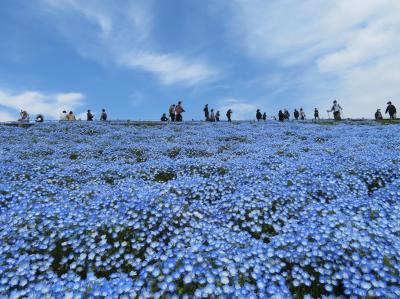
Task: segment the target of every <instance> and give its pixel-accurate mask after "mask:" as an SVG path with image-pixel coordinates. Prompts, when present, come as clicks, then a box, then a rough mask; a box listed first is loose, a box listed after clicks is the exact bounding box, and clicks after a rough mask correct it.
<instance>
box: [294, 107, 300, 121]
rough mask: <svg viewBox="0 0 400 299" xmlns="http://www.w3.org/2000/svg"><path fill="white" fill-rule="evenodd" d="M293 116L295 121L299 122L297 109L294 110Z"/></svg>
mask: <svg viewBox="0 0 400 299" xmlns="http://www.w3.org/2000/svg"><path fill="white" fill-rule="evenodd" d="M293 116H294V118H295V119H296V120H299V116H300V113H299V111H297V109H294V112H293Z"/></svg>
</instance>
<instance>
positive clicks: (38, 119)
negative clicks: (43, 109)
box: [35, 114, 44, 123]
mask: <svg viewBox="0 0 400 299" xmlns="http://www.w3.org/2000/svg"><path fill="white" fill-rule="evenodd" d="M35 121H36V122H37V123H42V122H44V117H43V115H41V114H38V115H37V116H36V119H35Z"/></svg>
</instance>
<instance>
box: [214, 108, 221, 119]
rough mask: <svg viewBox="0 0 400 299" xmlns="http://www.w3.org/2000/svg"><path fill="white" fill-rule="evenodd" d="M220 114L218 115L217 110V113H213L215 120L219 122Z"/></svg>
mask: <svg viewBox="0 0 400 299" xmlns="http://www.w3.org/2000/svg"><path fill="white" fill-rule="evenodd" d="M220 116H221V114H220V113H219V110H218V111H217V113H215V120H216V121H219V118H220Z"/></svg>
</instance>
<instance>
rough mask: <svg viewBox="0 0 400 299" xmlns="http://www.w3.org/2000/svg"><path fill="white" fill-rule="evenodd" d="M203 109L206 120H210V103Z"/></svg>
mask: <svg viewBox="0 0 400 299" xmlns="http://www.w3.org/2000/svg"><path fill="white" fill-rule="evenodd" d="M203 111H204V117H205V119H206V121H208V120H209V118H210V113H209V111H208V104H206V105H205V106H204V109H203Z"/></svg>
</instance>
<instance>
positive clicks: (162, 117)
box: [160, 113, 168, 121]
mask: <svg viewBox="0 0 400 299" xmlns="http://www.w3.org/2000/svg"><path fill="white" fill-rule="evenodd" d="M160 120H161V121H168V117H167V115H166V114H165V113H163V115H162V116H161V119H160Z"/></svg>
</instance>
